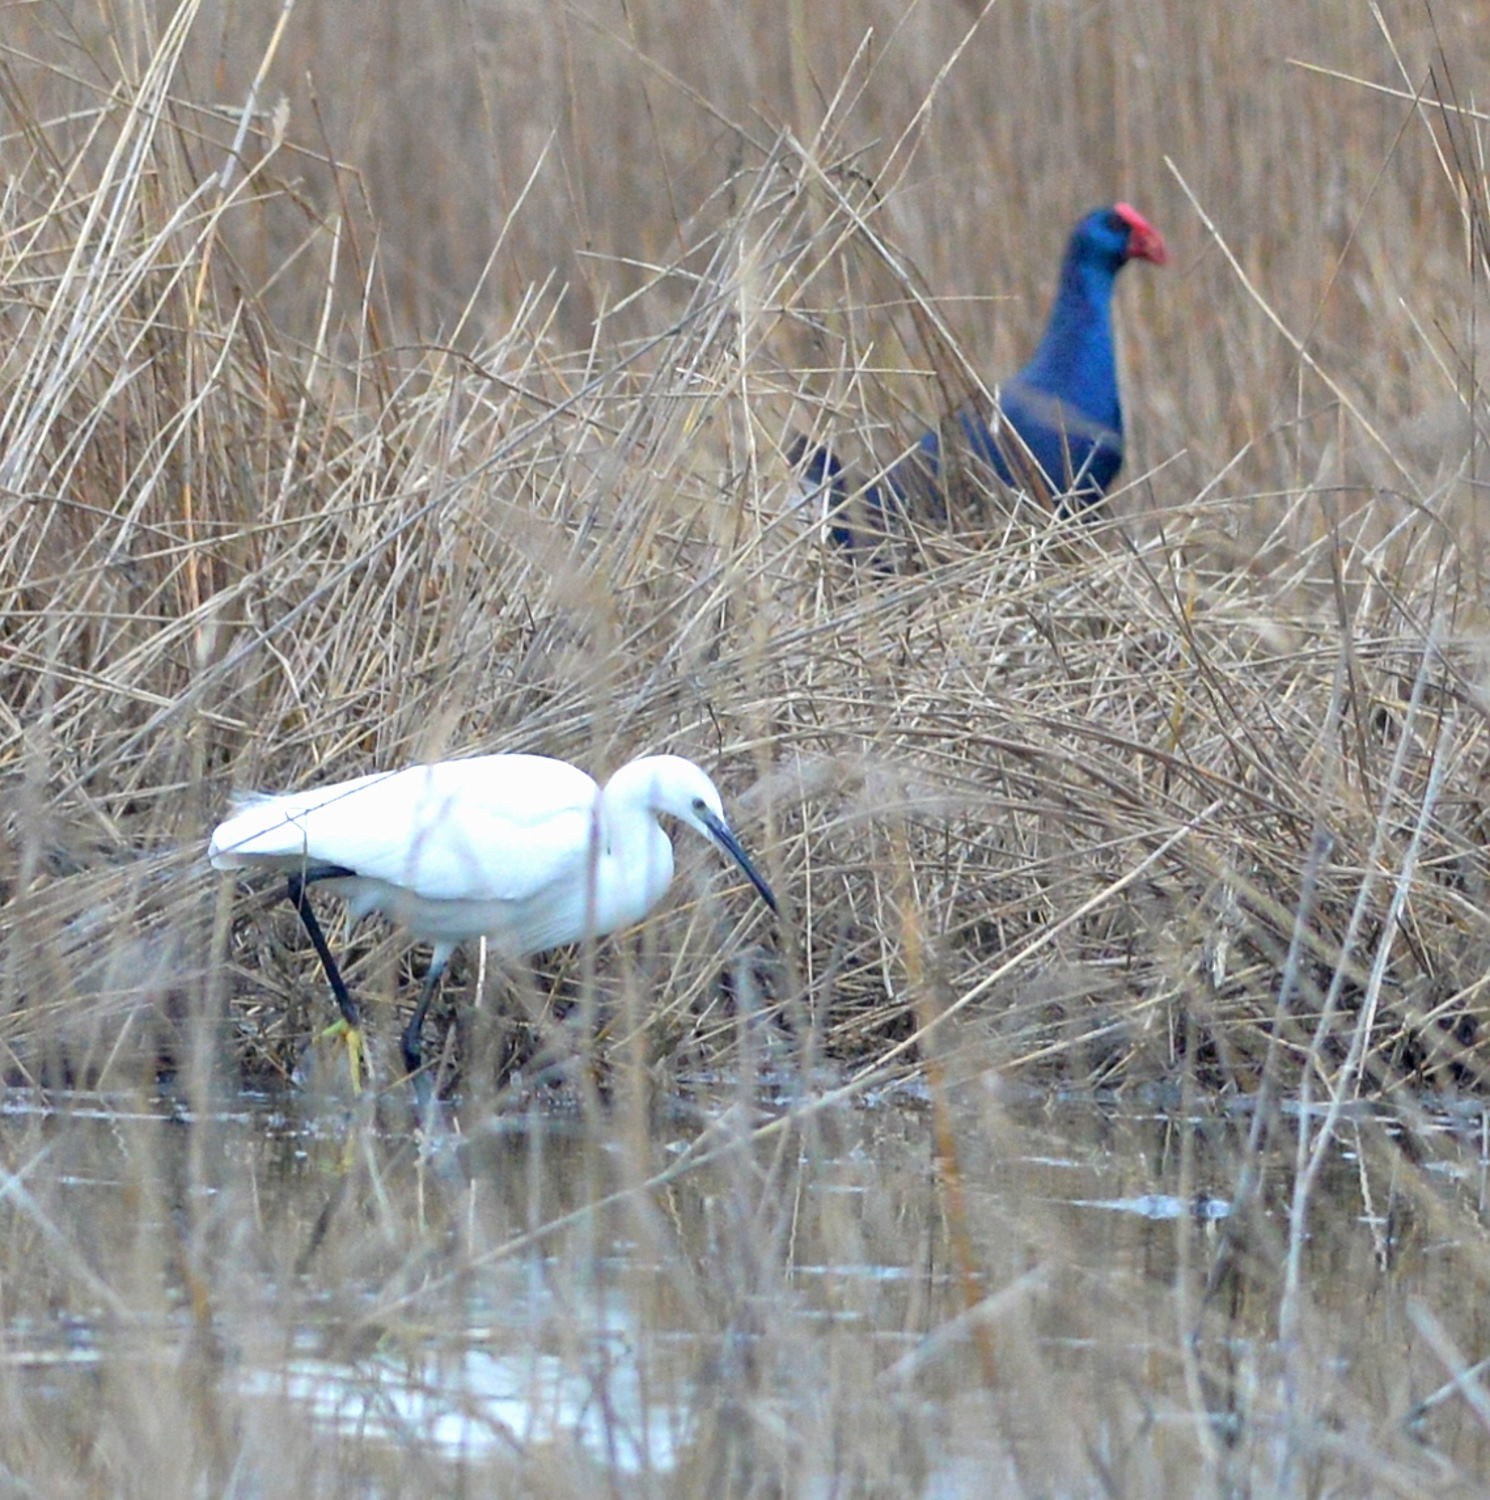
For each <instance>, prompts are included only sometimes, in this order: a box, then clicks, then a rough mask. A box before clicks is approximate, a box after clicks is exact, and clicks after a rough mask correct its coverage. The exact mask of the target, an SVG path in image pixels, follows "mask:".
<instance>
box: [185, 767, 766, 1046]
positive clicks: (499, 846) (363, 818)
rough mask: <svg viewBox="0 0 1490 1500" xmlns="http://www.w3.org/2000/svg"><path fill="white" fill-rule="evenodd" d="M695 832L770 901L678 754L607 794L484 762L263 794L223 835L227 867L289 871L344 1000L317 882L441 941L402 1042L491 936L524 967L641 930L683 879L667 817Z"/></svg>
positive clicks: (707, 787)
mask: <svg viewBox="0 0 1490 1500" xmlns="http://www.w3.org/2000/svg"><path fill="white" fill-rule="evenodd" d="M661 814H667V815H670V816H672V817H675V818H677V819H678V820H679V821H680V822H682V823H686V824H688V826H689V827H691V828H694V829H696V830H697V831H698V832H699V833H701V834H703V835H704V837H705V838H707V839H709V840H710V842H712V843H714V844H715V845H717V846H718V847H719V848H721V849H723V850H724V851H725V852H726V853H727V854H729V855H730V856H731V857H732V858H733V859H734V860H736V861H737V862H738V864H739V865H740V867H741V869H742V870H744V872H745V874H746V875H747V876H749V878H750V880H751V883H752V884H753V885H754V886H755V888H756V890H757V891H759V892H760V894H761V896H762V897H763V898H764V900H765V901H766V902H767V904H768V905H769V906H770V907H771V908H772V910H775V907H776V901H775V898H774V897H773V896H772V894H771V891H770V888H769V887H768V886H767V885H766V883H765V881H764V880H762V879H761V877H760V875H759V874H757V872H756V870H755V868H754V867H753V866H752V864H751V863H750V860H749V859H748V858H747V856H746V854H745V851H744V850H743V849H742V848H741V847H740V844H739V842H738V841H737V840H736V839H735V837H734V835H733V834H732V833H731V832H730V829H729V825H728V823H727V822H726V821H725V817H724V808H723V805H722V803H721V802H720V798H719V792H718V791H717V789H716V788H715V786H714V783H713V782H712V781H710V780H709V778H708V776H707V775H705V774H704V772H703V771H702V770H700V769H699V767H698V766H696V765H694V764H693V762H692V761H688V760H684V759H682V758H681V757H680V756H676V755H651V756H643V757H642V758H641V759H640V760H634V761H631V762H630V763H629V764H627V765H624V766H622V767H621V769H620V770H619V771H617V772H616V773H615V775H613V776H612V777H611V778H610V780H609V781H607V782H606V784H605V786H604V788H601V787H600V786H598V785H597V784H596V782H595V781H594V779H593V778H592V777H590V776H587V775H586V774H585V773H584V772H583V771H581V770H579V769H577V768H576V767H574V766H571V765H568V764H566V763H565V762H564V761H561V760H551V759H550V758H549V757H547V756H543V755H483V756H476V757H474V758H472V759H470V760H447V761H438V762H436V763H434V764H432V765H426V766H411V767H409V768H407V769H405V770H402V771H394V772H391V773H388V774H374V775H370V776H359V777H357V778H355V779H354V780H351V781H343V782H338V783H336V784H334V785H332V786H326V787H320V788H317V789H316V790H314V791H308V792H289V793H285V794H282V795H278V796H267V797H255V798H252V799H250V800H248V801H246V802H244V803H242V804H241V805H240V806H239V807H238V809H237V810H236V811H235V812H234V813H233V814H232V816H231V817H229V818H227V819H226V820H225V821H224V822H222V823H220V824H219V825H218V826H217V828H216V829H215V830H214V831H213V834H212V840H211V843H210V844H209V846H208V855H209V857H210V859H211V861H212V863H213V865H214V866H215V867H216V868H218V869H220V870H225V869H263V870H273V871H278V872H280V873H281V874H284V875H285V876H287V877H288V878H289V880H290V898H291V900H292V901H294V903H295V905H296V907H297V909H298V910H299V912H300V914H301V916H302V918H303V919H304V920H305V923H306V927H307V929H308V930H309V931H310V934H311V937H312V940H313V941H314V942H315V944H316V949H317V952H318V953H320V955H321V959H322V962H323V963H324V964H326V965H327V977H328V978H329V979H330V980H331V983H332V988H333V989H334V990H335V991H336V994H337V1000H338V1003H339V1004H340V1005H341V1007H342V1012H343V1015H344V1017H345V1019H346V1021H347V1023H348V1026H349V1027H350V1028H352V1029H353V1030H355V1027H356V1024H357V1014H356V1006H355V1003H354V1002H352V1001H351V999H350V997H349V996H348V995H347V993H346V989H345V986H344V985H343V984H342V983H341V980H340V976H339V975H338V974H337V973H336V970H335V964H334V963H333V962H332V961H331V959H330V954H329V952H328V950H327V949H326V946H325V940H324V938H323V937H321V935H320V931H319V928H318V927H317V926H316V925H315V919H314V916H313V915H312V914H311V912H310V908H309V906H308V905H307V904H306V902H305V898H304V890H305V886H306V885H307V884H310V883H315V884H317V885H320V886H323V887H324V888H325V889H326V890H328V891H331V892H333V893H334V894H336V895H339V896H341V897H342V898H343V899H344V900H345V901H346V902H347V904H348V906H349V908H350V909H351V911H352V912H353V914H354V915H357V916H365V915H367V914H368V913H370V912H374V911H379V912H382V913H383V914H384V915H385V916H388V917H389V918H391V919H392V920H393V921H395V922H397V923H398V924H399V925H400V926H402V927H404V928H405V929H406V930H407V931H408V932H409V933H410V935H411V936H413V937H414V938H415V939H416V940H419V941H423V942H428V943H431V944H432V945H433V948H434V953H433V956H432V959H431V963H430V978H429V979H428V980H426V983H425V989H424V993H423V994H422V996H421V998H420V1004H419V1006H418V1008H417V1009H416V1011H415V1015H414V1019H413V1020H412V1021H411V1022H410V1026H409V1030H408V1031H407V1032H406V1033H405V1048H404V1050H405V1055H406V1059H407V1060H408V1061H409V1062H410V1064H411V1067H412V1066H417V1062H418V1056H419V1051H418V1040H419V1038H418V1031H419V1026H420V1024H421V1023H422V1021H423V1016H424V1010H425V1007H426V1006H427V1004H428V1001H429V997H430V994H431V993H432V991H433V987H434V984H435V983H436V982H437V981H438V979H439V976H440V974H441V973H442V972H443V970H444V968H445V965H446V963H447V962H448V961H449V958H450V955H451V954H452V953H453V952H454V951H455V948H456V947H457V946H458V945H459V944H460V943H461V942H463V941H465V940H467V939H469V938H476V937H485V938H487V939H489V940H490V941H491V942H492V943H493V944H494V945H495V947H496V948H497V949H498V951H499V952H501V953H503V954H504V955H506V956H508V957H512V958H517V957H523V956H526V955H528V954H533V953H541V952H543V951H544V950H545V949H546V948H553V947H557V946H558V945H559V944H561V943H570V942H576V941H578V940H580V939H583V938H587V937H600V936H603V935H604V934H606V933H608V932H614V931H616V930H617V929H618V928H622V927H627V926H630V925H631V924H632V923H634V922H637V921H640V920H641V918H642V917H644V916H645V915H646V914H647V913H648V912H649V911H651V909H652V908H653V907H654V906H655V905H656V904H657V902H658V901H660V900H661V899H662V896H663V893H664V892H665V891H666V890H667V887H668V885H669V883H670V882H671V880H672V876H673V849H672V843H671V841H670V840H669V838H668V836H667V834H666V833H665V832H664V831H663V829H662V827H661V825H660V824H659V823H658V821H657V819H658V816H659V815H661Z"/></svg>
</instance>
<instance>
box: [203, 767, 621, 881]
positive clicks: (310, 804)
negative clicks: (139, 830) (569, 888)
mask: <svg viewBox="0 0 1490 1500" xmlns="http://www.w3.org/2000/svg"><path fill="white" fill-rule="evenodd" d="M596 791H597V788H596V786H595V783H594V781H592V780H591V779H590V777H588V776H586V775H585V773H584V772H583V771H579V770H577V769H576V768H575V767H573V766H570V765H567V764H565V763H564V762H563V761H556V760H549V759H548V758H547V757H544V756H536V755H499V756H478V757H475V758H473V759H471V760H463V761H441V762H438V763H437V764H435V765H432V766H412V767H410V768H408V769H407V770H404V771H397V772H394V773H393V774H391V775H388V776H366V777H360V778H358V779H357V780H356V781H350V782H343V783H341V784H340V785H339V786H333V787H325V788H322V789H321V790H320V791H317V792H300V793H294V794H292V795H290V796H286V797H275V798H269V799H266V800H264V801H262V802H256V803H250V804H249V805H248V806H247V807H245V808H243V809H242V810H241V811H240V812H238V813H237V814H235V815H234V817H233V818H230V819H229V820H228V821H227V822H226V823H224V824H222V825H221V827H219V828H218V830H217V832H216V833H215V834H214V836H213V842H212V850H211V852H212V854H213V857H214V860H215V862H218V863H242V864H259V863H271V862H272V863H274V864H276V865H284V864H286V863H287V862H290V861H304V862H306V863H309V864H327V865H340V866H342V867H343V868H345V869H348V870H351V871H353V872H354V873H355V874H357V875H361V876H364V877H366V878H368V879H371V880H383V881H387V882H388V883H389V884H390V885H397V886H402V887H403V888H404V889H406V890H409V891H412V892H413V893H414V894H416V895H418V896H422V897H425V898H427V899H429V900H432V901H523V900H526V899H528V898H529V897H531V896H533V895H536V894H537V893H538V892H539V891H541V890H543V889H544V888H545V887H548V886H550V885H552V884H554V883H555V882H560V881H564V880H566V879H570V878H573V877H575V876H577V875H579V874H581V873H582V872H583V871H584V869H585V865H586V861H587V860H588V859H589V858H590V857H591V855H590V841H591V819H592V816H593V809H594V805H595V797H596ZM235 835H236V840H235Z"/></svg>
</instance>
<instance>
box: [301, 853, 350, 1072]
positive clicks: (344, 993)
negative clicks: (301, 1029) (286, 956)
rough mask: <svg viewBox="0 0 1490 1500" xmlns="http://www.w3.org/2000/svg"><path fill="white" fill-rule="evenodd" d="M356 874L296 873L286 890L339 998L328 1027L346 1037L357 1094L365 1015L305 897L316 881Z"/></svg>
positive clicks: (333, 870) (329, 870) (328, 869)
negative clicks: (334, 1020)
mask: <svg viewBox="0 0 1490 1500" xmlns="http://www.w3.org/2000/svg"><path fill="white" fill-rule="evenodd" d="M352 873H353V871H351V870H344V869H342V868H340V867H339V866H335V865H333V866H325V867H322V868H321V869H318V870H307V871H305V872H304V873H301V872H298V871H297V872H296V873H295V874H294V875H291V876H290V878H289V883H288V886H287V888H286V890H285V894H286V896H287V897H288V898H289V902H290V905H291V906H293V907H294V908H295V910H296V911H297V912H298V913H299V914H300V922H301V925H302V926H303V927H304V928H305V930H306V933H307V934H308V935H309V937H310V941H311V946H312V947H313V948H314V949H315V950H316V957H317V958H319V959H320V960H321V967H322V968H323V969H324V970H325V971H326V978H327V980H328V982H329V983H330V985H331V993H332V994H333V995H335V996H336V1006H337V1009H338V1010H340V1011H341V1020H340V1021H338V1022H337V1023H336V1024H335V1025H334V1026H332V1027H331V1028H329V1030H328V1032H327V1033H326V1034H327V1035H337V1034H339V1035H341V1036H343V1037H345V1038H346V1043H347V1063H348V1066H349V1067H350V1068H351V1070H352V1091H353V1092H354V1093H356V1092H358V1091H359V1090H360V1089H361V1088H362V1016H361V1012H360V1011H359V1010H358V1009H357V1002H356V1001H355V1000H354V999H353V998H352V992H351V991H350V990H349V989H348V988H347V982H346V980H344V979H343V978H342V977H341V970H340V969H338V968H337V966H336V960H335V959H334V958H333V957H332V956H331V945H330V944H329V943H327V941H326V934H325V933H324V932H322V931H321V924H320V923H319V922H318V921H317V920H316V914H315V912H313V911H312V910H311V906H310V900H309V898H308V897H307V895H306V891H305V888H306V886H307V885H309V884H310V883H311V881H313V880H333V879H335V878H336V877H337V876H346V875H351V874H352Z"/></svg>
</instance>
